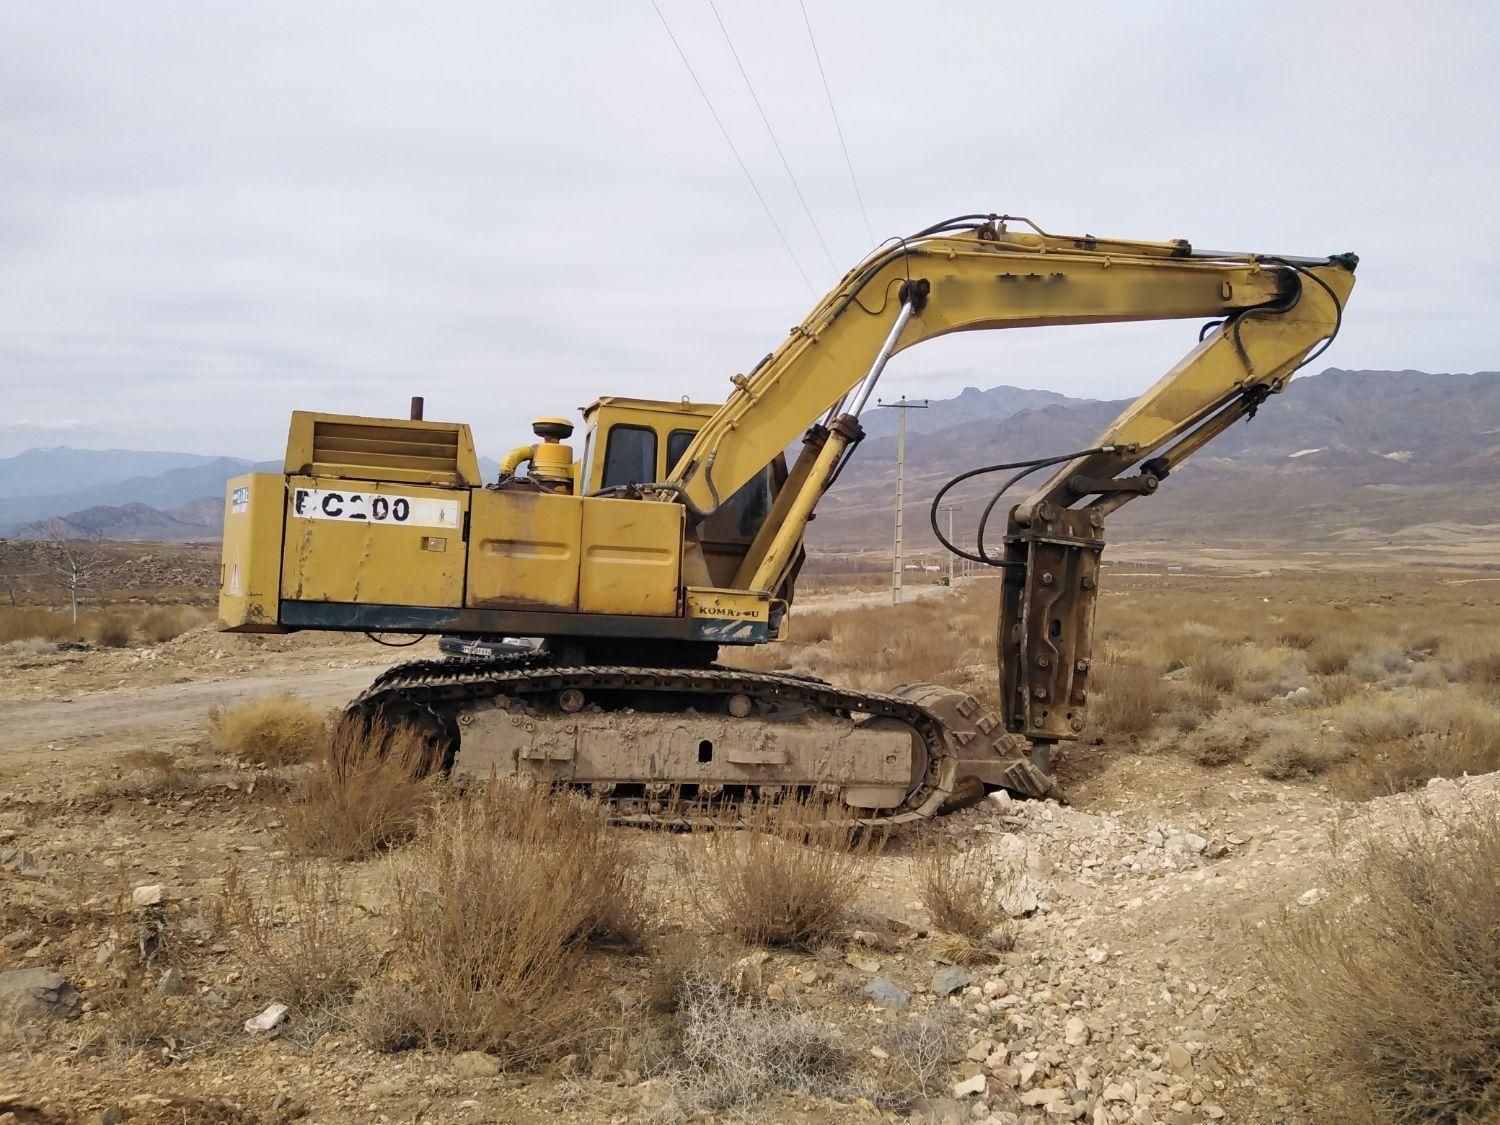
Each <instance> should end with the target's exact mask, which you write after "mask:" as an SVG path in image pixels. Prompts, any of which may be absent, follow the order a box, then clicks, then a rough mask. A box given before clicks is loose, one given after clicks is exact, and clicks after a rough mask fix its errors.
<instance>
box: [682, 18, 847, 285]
mask: <svg viewBox="0 0 1500 1125" xmlns="http://www.w3.org/2000/svg"><path fill="white" fill-rule="evenodd" d="M708 6H709V9H710V10H711V11H712V12H713V14H714V19H716V20H717V21H718V22H719V30H720V31H722V32H723V33H724V42H725V43H727V44H728V45H729V53H730V54H731V55H733V56H734V65H735V66H737V67H739V68H740V77H741V78H743V79H744V80H745V89H747V90H749V91H750V100H751V101H753V102H754V103H755V108H756V110H757V111H759V113H760V120H761V123H762V124H763V125H765V127H766V132H767V133H768V134H769V135H770V137H771V144H772V145H774V146H775V147H776V155H777V156H779V157H781V166H782V167H783V168H785V169H786V178H787V179H789V180H791V181H792V190H793V191H795V192H796V193H797V201H798V202H799V203H801V204H802V213H803V214H805V215H806V216H807V221H808V222H809V223H811V224H812V229H813V233H814V234H815V235H817V236H818V245H819V246H821V247H823V256H824V257H825V258H827V259H828V265H829V266H830V267H831V268H832V269H833V270H835V271H837V270H838V268H839V267H838V264H837V263H836V262H834V260H833V254H832V253H830V252H829V250H828V243H827V242H825V241H824V239H823V232H822V231H821V230H819V229H818V220H817V219H815V218H813V213H812V208H811V207H809V206H808V205H807V197H806V196H804V195H803V194H802V185H801V184H799V183H797V177H796V176H794V175H793V174H792V166H791V164H790V163H789V162H788V161H787V158H786V153H785V152H783V151H782V150H781V142H780V141H778V140H777V139H776V130H775V129H773V128H771V119H770V118H769V117H767V116H766V110H765V107H764V106H763V105H761V104H760V98H759V97H758V96H757V95H756V93H755V86H754V85H753V84H752V83H751V81H750V75H749V74H747V73H746V72H745V64H744V63H742V62H741V61H740V53H739V52H738V51H736V50H735V49H734V40H733V39H731V38H730V36H729V28H727V27H725V26H724V17H723V16H721V15H719V8H718V5H716V4H715V3H714V0H708ZM872 241H873V240H872Z"/></svg>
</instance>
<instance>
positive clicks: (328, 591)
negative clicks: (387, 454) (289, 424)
mask: <svg viewBox="0 0 1500 1125" xmlns="http://www.w3.org/2000/svg"><path fill="white" fill-rule="evenodd" d="M298 489H318V490H321V491H324V492H333V493H335V494H337V495H341V496H348V495H351V494H354V493H358V494H360V495H364V496H369V495H373V496H378V497H380V498H382V499H383V500H384V501H386V502H387V503H389V504H392V505H394V504H395V503H396V502H397V501H399V500H403V499H404V500H406V501H407V502H411V501H436V502H447V503H449V504H453V505H456V506H457V516H458V519H457V525H456V526H455V527H453V528H451V529H450V530H449V531H447V532H445V531H444V530H442V529H440V528H437V527H434V526H431V525H423V524H418V523H411V524H398V523H373V522H366V521H356V520H339V519H315V518H309V517H307V516H299V515H297V514H296V513H295V512H294V510H293V509H294V507H295V497H296V494H297V490H298ZM468 504H469V492H468V490H467V489H442V488H423V487H420V486H417V485H410V484H392V483H390V482H388V481H355V480H329V479H327V478H318V477H307V476H292V477H289V478H288V479H287V495H286V507H287V514H286V543H285V547H284V550H283V553H282V564H281V596H282V598H284V599H287V600H291V601H327V602H353V603H357V604H361V605H413V606H442V607H457V606H459V605H461V604H462V603H463V583H464V554H463V553H462V552H459V551H440V552H439V551H430V550H426V549H424V546H423V541H424V540H426V539H428V538H430V537H431V536H433V535H440V536H443V537H446V536H447V535H448V534H451V535H453V536H455V537H456V536H457V535H458V534H459V533H460V532H461V530H462V528H463V516H464V512H465V511H466V510H467V509H468Z"/></svg>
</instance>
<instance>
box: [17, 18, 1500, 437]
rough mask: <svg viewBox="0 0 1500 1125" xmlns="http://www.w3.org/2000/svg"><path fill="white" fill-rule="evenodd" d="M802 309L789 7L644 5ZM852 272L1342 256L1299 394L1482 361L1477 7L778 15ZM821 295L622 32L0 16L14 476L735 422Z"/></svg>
mask: <svg viewBox="0 0 1500 1125" xmlns="http://www.w3.org/2000/svg"><path fill="white" fill-rule="evenodd" d="M658 2H659V3H660V5H661V10H662V12H663V13H664V14H665V16H666V19H667V21H668V22H669V23H670V25H671V27H672V30H673V31H674V32H675V33H676V35H677V37H678V39H679V40H680V42H681V43H682V46H683V48H684V50H685V51H686V52H687V55H688V57H689V59H690V60H691V62H692V64H693V66H694V67H695V68H696V70H697V71H698V74H699V76H700V78H701V79H702V81H703V84H704V86H705V87H706V89H707V91H708V94H709V96H710V98H711V99H712V101H713V103H714V105H715V107H716V108H717V109H718V111H719V113H720V115H721V116H722V118H723V120H724V123H725V125H726V127H727V128H728V130H729V132H730V134H731V136H732V137H733V140H734V143H735V145H736V146H737V147H738V148H739V150H740V152H741V154H742V155H743V157H744V159H745V162H746V164H747V165H748V166H749V168H750V170H751V173H752V174H753V176H754V178H755V179H756V181H757V182H758V183H759V185H760V187H761V189H762V191H763V192H764V193H765V196H766V199H767V201H768V202H769V204H770V207H771V209H772V211H773V212H774V214H775V216H776V220H777V222H778V223H779V224H780V225H781V227H782V229H783V230H784V231H785V233H786V237H787V239H788V240H789V242H790V243H791V246H792V248H793V250H794V252H795V255H796V257H797V259H798V260H799V261H800V263H801V268H802V269H803V270H804V271H805V272H806V273H807V274H808V276H809V278H810V279H811V283H812V285H813V286H814V287H816V290H817V292H818V293H821V292H822V291H823V290H825V289H826V288H828V287H829V286H831V285H832V284H833V282H834V281H835V280H836V279H837V277H838V276H839V274H841V273H842V272H843V270H844V269H845V268H846V267H847V266H849V265H851V264H852V263H853V262H854V261H855V260H857V259H858V258H859V257H860V256H861V255H862V254H863V253H864V252H865V251H866V250H867V249H868V248H869V241H870V240H869V238H868V237H867V234H866V229H865V223H864V220H863V218H862V217H861V214H860V209H859V206H858V204H857V202H856V199H855V195H854V189H853V188H852V187H851V184H850V177H849V172H848V170H847V168H846V166H845V162H844V157H843V154H842V151H841V149H840V146H839V141H838V136H837V134H836V133H835V130H834V123H833V119H832V117H831V116H830V113H829V108H828V103H827V101H826V99H825V96H824V93H823V87H822V84H821V81H820V79H819V76H818V70H817V64H816V62H815V59H814V56H813V53H812V49H811V47H810V45H809V40H808V35H807V30H806V28H805V27H804V24H803V18H802V10H801V8H800V7H799V5H798V2H797V0H756V2H754V3H750V2H747V0H717V2H718V5H719V11H720V13H721V14H722V16H723V20H724V23H725V25H726V26H727V28H728V30H729V33H730V36H731V37H732V40H733V43H734V45H735V48H736V49H737V50H738V52H739V56H740V59H741V61H742V62H743V63H744V66H745V68H746V70H747V71H748V73H749V76H750V79H751V80H752V82H753V83H754V86H755V90H756V92H757V93H758V94H759V96H760V99H761V102H762V104H763V105H764V107H765V110H766V113H767V115H768V117H769V119H770V122H771V124H772V126H773V127H774V129H775V131H776V136H777V137H778V139H779V140H780V142H781V146H782V148H783V150H784V151H785V153H786V157H787V160H788V161H789V163H790V165H791V169H792V171H793V172H794V173H795V175H796V176H797V178H798V181H799V182H800V184H801V187H802V191H803V193H804V194H805V196H806V199H807V202H808V204H809V206H810V209H811V212H812V215H813V217H814V218H815V219H816V221H817V225H818V229H819V231H820V232H821V235H822V239H823V241H825V242H826V243H827V246H828V249H829V252H830V255H831V258H832V264H830V260H829V256H825V254H824V252H823V249H822V247H821V246H820V244H819V238H818V234H817V233H816V232H815V231H814V229H813V226H812V225H811V224H810V223H809V221H808V219H807V217H806V215H805V214H804V213H803V211H802V208H801V205H800V204H799V203H798V201H797V197H796V195H795V194H794V192H793V189H792V187H791V184H790V183H789V181H788V177H787V174H786V172H785V171H784V170H783V168H782V166H781V162H780V160H779V159H778V157H777V155H776V150H775V149H774V148H773V147H772V144H771V141H770V140H769V139H768V136H767V133H766V129H765V127H764V126H763V125H762V123H761V121H760V118H759V116H758V115H757V113H756V110H755V106H754V103H753V102H752V101H751V98H750V95H749V94H748V93H747V91H746V88H745V84H744V81H743V79H742V78H741V77H740V74H739V72H738V70H737V69H736V68H735V65H734V61H733V58H732V56H731V55H730V52H729V48H728V47H727V46H726V43H725V38H724V35H723V34H722V33H721V31H720V30H719V26H718V24H717V23H716V22H715V20H714V14H713V11H712V9H711V8H710V6H709V3H708V0H658ZM806 3H807V11H808V13H809V15H810V18H811V22H812V26H813V30H814V32H815V33H816V36H817V45H818V48H819V50H820V51H821V54H822V58H823V63H824V66H825V68H826V70H827V74H828V80H829V83H830V84H831V87H832V90H833V95H834V99H835V103H836V106H837V109H838V113H839V116H840V119H841V121H842V124H843V128H844V132H845V134H846V136H847V140H848V148H849V152H850V155H851V157H852V161H853V167H854V172H855V174H856V176H857V180H858V184H859V187H860V189H861V191H862V193H863V196H864V202H865V205H866V208H867V210H868V214H869V222H870V225H871V228H872V229H873V231H874V234H875V236H876V238H877V239H880V238H884V237H887V236H889V235H894V234H903V233H910V232H911V231H913V230H915V229H917V228H919V227H921V226H924V225H926V224H928V223H929V222H931V221H933V220H936V219H940V218H944V217H947V216H949V215H953V214H959V213H963V212H971V211H990V210H995V211H1009V212H1012V213H1016V214H1025V215H1029V216H1032V217H1033V218H1035V219H1037V220H1038V221H1039V222H1040V223H1041V224H1042V225H1043V226H1045V227H1048V228H1049V229H1053V230H1057V231H1062V232H1069V233H1081V232H1084V231H1088V232H1091V233H1094V234H1098V235H1111V236H1117V237H1135V238H1149V239H1165V238H1175V237H1185V238H1188V239H1190V240H1192V242H1193V243H1194V244H1195V245H1198V246H1203V247H1209V248H1214V249H1230V248H1233V249H1255V250H1265V251H1279V252H1282V253H1303V254H1322V253H1331V252H1337V251H1343V250H1355V251H1357V252H1358V253H1359V254H1360V255H1361V257H1362V259H1363V264H1362V265H1361V267H1360V271H1359V276H1360V283H1359V286H1358V288H1357V289H1356V290H1355V294H1354V300H1353V302H1352V303H1351V306H1350V309H1349V313H1348V319H1347V327H1346V329H1345V331H1344V334H1343V335H1342V336H1341V337H1340V339H1339V341H1338V342H1337V344H1336V345H1335V346H1334V349H1333V350H1332V351H1331V352H1330V353H1329V354H1328V357H1327V362H1328V363H1330V364H1334V365H1337V366H1341V367H1374V368H1407V367H1413V368H1421V369H1423V370H1429V371H1466V370H1479V369H1495V368H1497V367H1500V354H1497V352H1500V348H1497V344H1500V332H1497V330H1496V327H1495V324H1496V314H1495V308H1496V307H1497V305H1500V264H1497V256H1496V247H1497V244H1500V217H1497V216H1500V207H1497V206H1496V203H1495V198H1496V194H1497V176H1496V171H1497V166H1500V127H1497V124H1496V123H1497V110H1496V107H1497V105H1500V79H1497V70H1500V68H1497V67H1496V65H1495V60H1494V51H1495V47H1496V44H1497V42H1500V5H1497V4H1495V3H1493V2H1492V0H1472V2H1455V3H1449V4H1443V5H1430V6H1425V7H1424V6H1414V5H1411V4H1398V3H1368V2H1365V3H1353V2H1351V3H1309V2H1308V0H1296V2H1294V3H1255V4H1246V3H1243V2H1240V3H1233V4H1219V3H1189V2H1186V0H1184V2H1183V3H1175V4H1173V3H1131V4H1103V3H1101V4H1097V5H1085V4H1068V3H1045V4H1038V3H1032V4H1001V3H997V2H995V0H978V2H974V3H963V4H956V3H952V4H948V3H939V4H930V5H922V4H913V3H910V2H894V0H892V2H872V0H858V2H852V0H851V2H846V0H838V2H834V0H806ZM813 300H814V295H813V292H812V291H811V290H810V289H809V287H808V285H806V284H805V283H804V282H803V280H802V278H801V277H800V276H799V274H798V270H797V267H796V266H795V265H794V264H793V261H792V259H791V257H789V255H788V253H787V251H786V249H785V248H784V247H783V246H782V245H781V242H780V241H779V240H778V238H777V235H776V232H775V230H774V228H773V227H772V226H771V224H770V222H769V221H768V219H767V217H766V214H765V212H764V211H763V210H762V209H761V207H760V204H759V203H758V202H757V200H756V198H755V195H754V194H753V192H752V190H751V188H750V186H749V185H748V184H747V182H746V180H745V177H744V175H743V173H742V172H741V171H740V169H739V167H738V166H737V164H736V163H735V159H734V156H733V155H732V153H731V151H730V149H729V147H728V146H727V145H726V143H725V141H724V138H723V137H722V136H721V135H720V133H719V131H718V128H717V127H716V125H715V124H714V120H713V118H712V117H711V116H710V114H709V111H708V109H707V108H706V107H705V105H704V102H703V100H702V98H701V97H700V95H699V93H698V91H697V90H696V89H695V87H694V85H693V83H692V80H691V79H690V78H689V76H688V73H687V71H686V70H685V69H684V67H683V64H682V61H681V59H679V57H678V56H677V54H676V52H675V50H674V48H673V45H672V42H671V40H670V39H669V38H668V36H667V33H666V32H665V31H664V30H663V27H662V24H661V22H660V21H659V20H658V18H657V14H656V12H655V11H654V10H653V7H652V4H651V0H619V2H613V3H603V2H587V0H583V2H575V3H568V4H545V3H543V4H538V3H525V4H520V3H513V4H494V3H481V2H479V0H471V2H466V3H458V2H433V0H424V2H423V3H410V4H394V3H374V2H369V0H364V2H360V3H353V2H348V3H315V2H312V0H297V2H296V3H272V2H267V0H257V2H255V3H248V4H247V3H234V4H228V3H223V4H221V3H206V2H205V3H192V4H182V3H171V4H168V3H151V2H144V0H131V2H129V3H120V2H119V0H109V2H97V3H85V2H79V3H31V2H24V0H9V2H6V3H4V4H0V385H3V403H4V407H3V411H0V456H4V455H8V454H11V453H15V452H17V451H19V450H21V449H24V448H26V447H28V446H33V445H59V444H68V445H78V446H91V447H104V446H120V447H126V448H138V449H176V450H185V451H191V452H200V453H228V454H235V455H241V456H251V457H264V456H268V455H269V456H279V455H280V452H281V449H282V447H283V444H284V441H285V430H286V417H287V413H288V412H289V411H290V410H292V409H294V408H304V409H319V410H331V411H343V412H350V413H366V414H396V415H404V413H405V410H406V400H407V398H408V396H410V395H412V394H424V395H426V396H427V399H428V404H429V405H428V416H429V417H432V418H442V419H451V420H461V421H467V422H470V423H471V424H472V425H473V426H474V430H475V435H476V438H477V440H478V442H479V444H480V446H481V449H482V451H483V452H485V453H488V454H491V455H496V454H498V453H499V452H501V451H503V450H505V449H507V448H509V447H510V446H512V445H515V444H517V443H518V442H520V441H522V440H525V438H526V436H527V433H528V430H527V422H528V420H529V419H530V418H531V417H533V416H535V415H537V414H542V413H571V412H572V411H573V410H574V409H576V408H577V407H579V406H581V405H583V404H584V403H586V402H587V401H589V400H590V399H592V398H594V397H595V396H597V395H599V394H635V395H643V396H649V397H658V398H677V397H679V396H681V395H684V394H686V395H691V396H693V397H695V398H701V399H720V398H722V397H723V395H724V392H725V390H726V388H727V382H726V381H727V379H728V377H729V376H730V375H732V374H734V373H735V372H737V371H743V370H746V369H747V368H748V367H750V366H751V365H753V364H754V363H755V361H756V360H757V359H759V358H760V356H762V355H763V354H764V353H765V352H767V351H769V350H770V349H771V348H772V347H773V346H775V345H776V344H777V343H778V342H779V341H780V340H781V338H782V337H783V335H784V334H785V332H786V330H787V329H788V328H789V327H790V326H791V325H792V324H794V323H795V322H797V321H798V320H800V319H801V318H802V316H803V315H804V314H805V313H806V311H807V309H808V308H809V307H810V306H811V304H812V302H813ZM1194 336H1195V326H1189V325H1186V324H1166V325H1138V326H1128V327H1093V328H1072V329H1053V330H1040V331H1039V330H1024V331H1013V332H990V333H979V334H969V335H965V336H960V337H950V338H947V339H944V340H939V341H935V342H933V343H931V344H928V345H926V346H924V347H922V348H919V349H914V350H912V351H910V352H907V353H905V354H904V355H903V356H901V357H898V359H897V360H896V361H895V363H893V364H892V367H891V369H890V371H889V373H888V375H887V377H886V381H885V382H884V383H883V384H882V387H881V393H882V394H883V395H895V394H901V393H906V394H908V395H912V396H921V395H930V396H947V395H951V394H954V393H956V392H957V391H958V390H960V389H961V388H962V387H963V386H965V385H967V384H974V385H979V386H991V385H994V384H997V383H1012V384H1017V385H1022V386H1034V387H1048V388H1053V389H1056V390H1060V391H1064V392H1066V393H1070V394H1082V395H1089V396H1095V397H1117V396H1120V395H1124V394H1129V393H1133V392H1135V391H1138V390H1140V389H1142V388H1144V387H1145V386H1146V385H1148V384H1149V383H1150V382H1151V381H1153V380H1154V379H1155V378H1156V377H1157V375H1159V374H1160V372H1161V371H1162V370H1164V369H1165V368H1166V367H1167V366H1169V365H1170V364H1171V363H1172V362H1173V361H1174V360H1175V359H1176V358H1177V356H1178V355H1180V354H1181V353H1182V352H1184V351H1185V350H1187V348H1188V346H1189V345H1190V344H1191V342H1192V341H1193V339H1194Z"/></svg>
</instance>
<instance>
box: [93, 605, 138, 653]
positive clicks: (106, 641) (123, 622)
mask: <svg viewBox="0 0 1500 1125" xmlns="http://www.w3.org/2000/svg"><path fill="white" fill-rule="evenodd" d="M88 632H89V637H90V639H92V640H93V641H94V642H95V643H96V644H100V645H103V646H104V647H105V648H125V647H127V646H128V645H129V644H130V639H131V636H132V630H131V627H130V622H129V621H128V620H127V619H126V618H125V617H123V616H122V615H120V614H117V613H106V614H101V615H100V616H98V617H97V618H95V619H94V620H93V621H92V622H91V623H90V624H89V631H88Z"/></svg>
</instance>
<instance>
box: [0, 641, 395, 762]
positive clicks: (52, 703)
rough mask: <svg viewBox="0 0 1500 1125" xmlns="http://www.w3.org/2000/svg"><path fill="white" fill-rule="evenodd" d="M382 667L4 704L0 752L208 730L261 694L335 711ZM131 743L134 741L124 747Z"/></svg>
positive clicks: (20, 756)
mask: <svg viewBox="0 0 1500 1125" xmlns="http://www.w3.org/2000/svg"><path fill="white" fill-rule="evenodd" d="M378 670H379V665H370V664H357V665H353V666H351V667H342V668H326V669H321V670H316V671H310V670H306V669H299V670H293V671H287V672H282V673H277V674H273V675H261V676H249V677H244V678H241V679H231V680H217V681H208V682H199V683H187V684H162V685H159V686H157V687H148V688H137V689H126V690H122V691H101V692H94V693H91V694H88V695H79V696H76V697H72V698H69V697H62V698H57V699H43V700H36V701H26V702H9V703H6V704H5V720H4V722H3V724H0V753H3V754H4V755H5V757H6V761H7V762H8V763H14V762H19V761H22V760H24V759H25V758H26V756H27V755H26V753H25V752H26V751H28V750H30V751H33V752H36V753H43V752H46V749H47V746H48V744H49V743H51V744H55V743H58V742H63V741H66V742H68V743H70V744H77V743H91V742H95V741H98V740H100V739H106V738H107V739H111V740H122V736H129V735H136V736H139V735H142V734H145V733H147V732H149V733H150V734H151V735H153V736H156V737H161V736H164V735H166V736H170V735H177V734H185V733H187V732H189V731H195V730H202V729H203V722H204V719H205V717H206V716H207V715H208V710H209V708H210V707H212V706H214V705H215V704H225V703H233V702H236V701H239V700H244V699H250V698H253V697H254V696H257V695H269V694H272V693H274V692H285V693H289V694H291V695H295V696H299V697H301V698H304V699H311V700H316V701H325V700H326V701H328V702H329V704H330V705H333V704H336V703H338V702H339V701H342V700H345V699H348V698H350V697H351V696H353V695H355V694H357V693H358V692H359V691H360V690H361V689H362V688H364V687H365V686H366V685H367V684H368V683H369V682H370V681H371V680H372V679H374V677H375V675H376V674H377V672H378ZM122 741H128V739H125V740H122Z"/></svg>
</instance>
